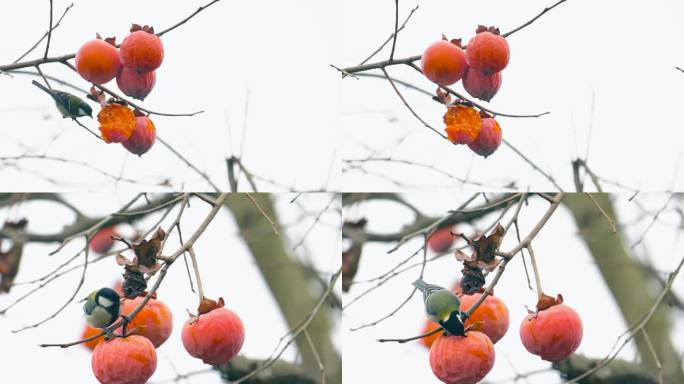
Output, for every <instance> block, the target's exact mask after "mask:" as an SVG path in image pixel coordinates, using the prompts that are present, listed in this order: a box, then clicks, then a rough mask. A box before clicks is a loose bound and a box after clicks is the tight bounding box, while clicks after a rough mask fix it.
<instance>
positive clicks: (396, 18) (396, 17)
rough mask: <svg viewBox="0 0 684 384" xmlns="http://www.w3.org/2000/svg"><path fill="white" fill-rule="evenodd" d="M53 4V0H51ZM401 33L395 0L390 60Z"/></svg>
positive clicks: (396, 0)
mask: <svg viewBox="0 0 684 384" xmlns="http://www.w3.org/2000/svg"><path fill="white" fill-rule="evenodd" d="M50 4H52V0H50ZM398 34H399V0H394V33H393V34H392V35H393V36H392V50H391V51H390V57H389V59H390V61H392V60H394V48H396V46H397V35H398Z"/></svg>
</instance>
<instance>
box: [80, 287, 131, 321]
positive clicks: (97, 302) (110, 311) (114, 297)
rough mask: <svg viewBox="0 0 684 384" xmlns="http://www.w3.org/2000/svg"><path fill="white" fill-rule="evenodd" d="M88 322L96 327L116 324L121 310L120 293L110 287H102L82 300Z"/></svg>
mask: <svg viewBox="0 0 684 384" xmlns="http://www.w3.org/2000/svg"><path fill="white" fill-rule="evenodd" d="M81 301H85V304H83V312H85V318H86V321H87V322H88V324H90V325H91V326H93V327H95V328H107V327H108V326H110V325H112V324H114V322H115V321H116V319H117V318H118V317H119V313H120V310H121V299H120V298H119V294H118V293H116V291H114V290H113V289H110V288H100V289H98V290H96V291H93V292H91V293H90V295H88V297H86V298H85V299H83V300H81Z"/></svg>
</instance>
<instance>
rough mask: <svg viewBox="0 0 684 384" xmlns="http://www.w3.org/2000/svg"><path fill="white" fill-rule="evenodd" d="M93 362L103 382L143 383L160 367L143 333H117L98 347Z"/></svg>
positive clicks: (106, 383) (114, 383)
mask: <svg viewBox="0 0 684 384" xmlns="http://www.w3.org/2000/svg"><path fill="white" fill-rule="evenodd" d="M91 365H92V368H93V373H95V377H96V378H97V380H98V381H99V382H100V383H103V384H142V383H146V382H147V380H148V379H149V378H150V377H152V374H153V373H154V371H155V370H156V369H157V352H156V351H155V349H154V345H152V343H151V342H150V341H149V340H148V339H146V338H144V337H142V336H137V335H131V336H127V337H125V338H122V337H117V338H114V339H112V340H109V341H104V342H102V343H100V344H98V345H97V347H95V350H94V351H93V355H92V359H91Z"/></svg>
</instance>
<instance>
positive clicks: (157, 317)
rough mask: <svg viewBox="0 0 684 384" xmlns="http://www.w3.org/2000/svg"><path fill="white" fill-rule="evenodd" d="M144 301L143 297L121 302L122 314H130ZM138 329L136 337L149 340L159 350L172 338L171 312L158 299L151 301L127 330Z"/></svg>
mask: <svg viewBox="0 0 684 384" xmlns="http://www.w3.org/2000/svg"><path fill="white" fill-rule="evenodd" d="M142 300H143V297H142V296H138V297H136V298H135V299H132V300H131V299H123V300H121V314H122V315H128V314H130V313H131V312H133V310H134V309H135V308H136V307H137V306H138V304H140V302H141V301H142ZM136 328H137V330H136V331H135V334H136V335H140V336H144V337H146V338H148V339H149V340H150V341H151V342H152V344H153V345H154V347H155V348H159V346H160V345H162V344H164V342H165V341H166V340H167V339H168V338H169V336H171V331H172V330H173V316H172V314H171V310H170V309H169V307H167V306H166V304H164V303H163V302H161V301H159V300H157V299H150V300H149V301H148V302H147V304H145V306H144V307H143V308H142V309H141V310H140V312H138V314H137V315H136V316H135V317H134V318H133V320H132V321H131V322H130V323H129V324H128V327H127V330H128V332H133V330H134V329H136Z"/></svg>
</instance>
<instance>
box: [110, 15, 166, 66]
mask: <svg viewBox="0 0 684 384" xmlns="http://www.w3.org/2000/svg"><path fill="white" fill-rule="evenodd" d="M119 57H120V58H121V63H122V64H123V65H124V66H125V67H128V68H130V69H132V70H134V71H136V72H138V73H140V74H143V73H147V72H151V71H154V70H155V69H157V68H159V66H160V65H161V63H162V61H163V60H164V46H163V45H162V42H161V39H160V38H159V37H158V36H157V35H155V34H154V30H153V29H152V28H151V27H147V26H145V27H141V26H139V25H135V24H134V25H133V27H132V28H131V34H130V35H128V36H126V38H125V39H124V40H123V41H122V42H121V46H120V47H119Z"/></svg>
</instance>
